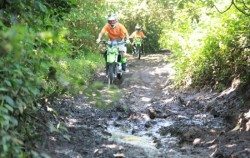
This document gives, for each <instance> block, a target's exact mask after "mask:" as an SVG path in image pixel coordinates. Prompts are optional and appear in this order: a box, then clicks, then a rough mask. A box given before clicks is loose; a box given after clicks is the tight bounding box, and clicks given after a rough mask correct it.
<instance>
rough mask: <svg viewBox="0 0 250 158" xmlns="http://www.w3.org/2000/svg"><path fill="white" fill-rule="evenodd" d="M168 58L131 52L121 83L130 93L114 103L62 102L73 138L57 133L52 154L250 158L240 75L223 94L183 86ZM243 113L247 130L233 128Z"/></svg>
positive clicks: (51, 142)
mask: <svg viewBox="0 0 250 158" xmlns="http://www.w3.org/2000/svg"><path fill="white" fill-rule="evenodd" d="M167 57H168V54H167V53H165V54H154V55H148V56H145V57H142V59H141V60H137V59H134V58H133V57H132V56H129V58H128V64H129V65H128V68H129V72H128V73H126V74H125V75H124V78H123V80H122V81H120V82H117V83H116V84H117V86H118V89H119V91H121V92H122V93H123V95H122V97H121V98H120V99H119V100H118V101H117V102H114V106H112V107H109V108H96V107H95V106H94V105H93V103H92V102H90V101H89V100H88V97H87V96H86V95H79V96H76V97H73V98H64V99H60V100H58V102H55V103H54V105H53V106H54V108H55V109H56V110H57V111H58V113H59V116H60V117H59V120H60V121H61V122H63V123H64V124H65V126H66V127H67V128H68V132H67V133H66V135H67V136H69V137H70V139H69V140H68V139H65V138H64V137H62V136H61V135H58V134H55V135H50V136H49V137H48V143H46V144H47V145H46V147H45V149H46V151H47V152H49V154H50V155H51V157H55V158H59V157H60V158H75V157H77V158H93V157H97V158H112V157H126V158H201V157H233V156H234V157H237V158H244V157H248V156H249V155H250V134H249V131H248V129H247V128H249V127H248V126H247V125H248V124H247V122H249V118H250V112H248V113H247V110H249V101H248V102H247V101H245V100H246V99H245V98H249V96H248V95H249V90H248V93H247V92H246V93H242V91H243V90H244V92H245V91H246V90H247V88H240V90H239V88H238V83H237V80H236V81H235V83H234V84H233V85H232V87H229V88H228V89H227V90H225V91H223V92H213V91H207V90H204V91H195V90H193V91H190V90H189V91H177V90H175V89H174V88H173V86H172V83H171V80H170V79H171V78H172V77H173V75H174V71H173V68H172V65H171V64H170V63H167V62H166V61H164V59H165V58H167ZM97 81H100V82H103V81H105V76H104V73H100V74H98V75H97ZM243 104H244V105H245V106H244V108H242V106H243ZM239 109H241V111H239ZM236 111H237V112H236ZM240 112H241V113H242V119H243V118H244V123H245V124H244V123H241V124H240V125H239V128H241V127H245V129H243V130H241V132H239V129H237V127H236V129H235V130H232V131H231V129H233V128H234V127H235V126H236V125H237V122H236V121H237V119H236V118H237V117H238V114H239V113H240ZM238 124H239V123H238Z"/></svg>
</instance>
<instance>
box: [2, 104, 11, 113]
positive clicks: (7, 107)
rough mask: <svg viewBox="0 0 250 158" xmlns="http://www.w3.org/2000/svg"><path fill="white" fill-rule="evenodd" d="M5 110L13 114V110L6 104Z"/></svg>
mask: <svg viewBox="0 0 250 158" xmlns="http://www.w3.org/2000/svg"><path fill="white" fill-rule="evenodd" d="M4 106H5V108H6V109H8V110H9V111H10V112H13V108H12V107H11V106H9V105H8V104H4Z"/></svg>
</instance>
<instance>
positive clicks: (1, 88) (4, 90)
mask: <svg viewBox="0 0 250 158" xmlns="http://www.w3.org/2000/svg"><path fill="white" fill-rule="evenodd" d="M0 91H2V92H8V91H9V90H8V89H7V88H4V87H0Z"/></svg>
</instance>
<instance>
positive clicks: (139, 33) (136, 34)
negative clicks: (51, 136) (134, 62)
mask: <svg viewBox="0 0 250 158" xmlns="http://www.w3.org/2000/svg"><path fill="white" fill-rule="evenodd" d="M136 37H141V38H142V40H143V38H146V36H145V35H144V33H143V32H142V29H141V26H140V25H139V24H137V25H136V26H135V31H134V32H133V33H132V34H131V35H130V38H133V42H132V49H133V52H135V49H136V48H135V40H136ZM143 51H144V50H143V45H142V52H143Z"/></svg>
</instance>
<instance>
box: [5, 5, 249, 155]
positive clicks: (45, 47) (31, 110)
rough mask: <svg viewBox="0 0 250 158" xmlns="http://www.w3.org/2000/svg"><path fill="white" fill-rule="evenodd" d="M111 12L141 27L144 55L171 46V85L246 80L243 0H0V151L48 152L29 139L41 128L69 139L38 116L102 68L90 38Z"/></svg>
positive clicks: (215, 84)
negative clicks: (144, 37)
mask: <svg viewBox="0 0 250 158" xmlns="http://www.w3.org/2000/svg"><path fill="white" fill-rule="evenodd" d="M111 12H113V13H116V14H117V15H118V17H119V21H120V22H121V23H123V24H124V25H125V26H126V27H127V29H128V31H129V33H132V31H134V27H135V25H136V24H137V23H138V24H140V25H141V26H142V28H143V31H144V33H145V34H146V36H147V39H146V41H145V49H146V52H147V54H151V53H157V52H158V51H159V50H162V49H168V50H170V51H171V55H172V58H171V60H170V61H168V62H173V63H174V64H175V69H176V78H174V79H173V81H174V83H176V86H178V87H182V86H184V85H189V86H192V87H203V86H210V87H211V88H213V89H217V90H222V89H224V88H225V87H227V86H229V85H230V84H231V82H232V81H233V79H235V78H238V79H240V81H241V83H242V85H247V84H249V83H250V75H249V74H250V42H249V40H250V31H249V28H250V0H227V1H225V0H168V1H166V0H140V1H139V0H128V1H122V0H57V1H54V0H0V39H1V40H0V56H1V58H0V81H1V82H0V157H48V155H47V154H46V153H43V152H40V150H39V145H40V146H42V144H39V145H38V146H37V144H36V145H35V142H37V141H38V140H39V139H42V137H41V136H42V135H44V134H46V132H59V133H62V134H63V136H64V137H65V139H69V138H68V137H67V135H66V134H64V131H66V130H67V129H66V128H64V126H63V125H62V124H60V122H58V123H57V124H53V123H50V122H48V121H47V120H45V119H42V118H45V117H44V115H47V114H48V113H50V114H51V115H52V116H54V117H56V116H57V113H56V111H54V110H53V109H52V108H51V107H50V103H51V102H53V100H54V99H55V98H56V97H58V96H73V95H75V94H79V93H84V92H83V89H84V88H86V87H87V86H88V84H89V83H90V82H91V80H92V79H93V74H94V73H95V71H97V70H98V69H99V68H102V67H103V65H104V61H103V58H102V56H101V55H100V54H99V52H98V45H97V44H96V43H95V40H96V38H97V35H98V33H99V31H100V29H101V28H102V26H103V25H104V24H105V23H106V19H105V18H106V16H107V15H108V14H109V13H111ZM41 142H42V141H41Z"/></svg>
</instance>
